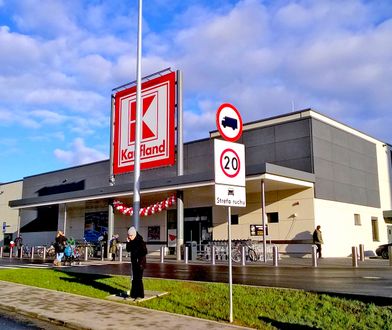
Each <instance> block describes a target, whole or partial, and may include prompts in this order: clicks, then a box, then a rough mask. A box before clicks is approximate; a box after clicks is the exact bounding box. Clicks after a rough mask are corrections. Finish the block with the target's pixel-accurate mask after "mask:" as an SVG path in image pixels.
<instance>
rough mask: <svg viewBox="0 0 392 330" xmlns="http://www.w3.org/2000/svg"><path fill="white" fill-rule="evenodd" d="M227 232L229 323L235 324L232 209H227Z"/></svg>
mask: <svg viewBox="0 0 392 330" xmlns="http://www.w3.org/2000/svg"><path fill="white" fill-rule="evenodd" d="M227 232H228V250H229V251H228V255H229V296H230V316H229V322H230V323H232V322H233V272H232V261H231V207H230V206H229V207H228V208H227Z"/></svg>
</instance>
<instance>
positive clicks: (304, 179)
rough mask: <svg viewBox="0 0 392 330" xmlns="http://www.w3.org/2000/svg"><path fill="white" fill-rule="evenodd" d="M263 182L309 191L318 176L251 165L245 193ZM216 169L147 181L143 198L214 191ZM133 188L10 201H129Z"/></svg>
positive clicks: (23, 205) (25, 204) (18, 205)
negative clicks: (190, 191)
mask: <svg viewBox="0 0 392 330" xmlns="http://www.w3.org/2000/svg"><path fill="white" fill-rule="evenodd" d="M261 180H264V182H265V187H266V191H272V190H286V189H296V188H310V187H313V184H314V182H315V175H314V174H312V173H308V172H303V171H298V170H294V169H290V168H287V167H283V166H278V165H273V164H269V163H265V164H262V165H259V166H248V167H247V168H246V190H247V192H249V193H251V192H259V191H260V189H261V188H260V181H261ZM214 184H215V182H214V172H213V170H211V171H209V172H204V173H196V174H189V175H183V176H175V177H169V178H162V179H159V180H145V181H142V182H141V194H142V196H146V197H147V196H148V195H154V196H155V198H157V195H160V194H161V195H162V196H163V195H164V194H167V195H168V194H172V193H174V192H176V191H177V190H183V191H185V192H186V191H189V190H194V189H198V188H202V187H205V188H207V189H208V190H211V194H213V188H214ZM132 189H133V185H132V184H131V183H129V184H122V185H114V186H105V187H100V188H94V189H86V190H78V191H72V192H66V193H59V194H53V195H46V196H40V197H32V198H23V199H19V200H13V201H10V202H9V206H10V207H11V208H14V209H28V208H30V209H31V208H33V209H34V208H36V207H40V206H46V205H55V204H68V203H75V202H83V201H90V200H97V199H108V200H109V199H113V198H121V197H123V198H130V197H131V196H132V195H133V191H132Z"/></svg>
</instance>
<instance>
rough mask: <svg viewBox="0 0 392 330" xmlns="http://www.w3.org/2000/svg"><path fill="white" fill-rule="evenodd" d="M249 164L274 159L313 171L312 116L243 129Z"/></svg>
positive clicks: (298, 168) (275, 161)
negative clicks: (310, 118) (310, 117)
mask: <svg viewBox="0 0 392 330" xmlns="http://www.w3.org/2000/svg"><path fill="white" fill-rule="evenodd" d="M239 142H240V143H243V144H245V147H246V149H245V159H246V165H247V166H250V165H258V164H263V163H266V162H267V163H271V164H275V165H280V166H285V167H289V168H293V169H296V170H301V171H305V172H310V173H312V172H313V168H312V161H311V156H312V155H311V135H310V120H309V118H306V119H301V120H295V121H292V122H288V123H280V124H276V125H273V126H267V127H259V128H254V129H251V130H246V131H244V132H243V135H242V138H241V139H240V140H239Z"/></svg>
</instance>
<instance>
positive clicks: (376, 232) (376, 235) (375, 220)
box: [372, 217, 380, 242]
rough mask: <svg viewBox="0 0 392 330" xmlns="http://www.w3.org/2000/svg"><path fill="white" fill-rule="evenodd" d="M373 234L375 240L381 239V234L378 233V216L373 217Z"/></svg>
mask: <svg viewBox="0 0 392 330" xmlns="http://www.w3.org/2000/svg"><path fill="white" fill-rule="evenodd" d="M372 236H373V241H374V242H378V241H380V236H379V234H378V219H377V218H376V217H372Z"/></svg>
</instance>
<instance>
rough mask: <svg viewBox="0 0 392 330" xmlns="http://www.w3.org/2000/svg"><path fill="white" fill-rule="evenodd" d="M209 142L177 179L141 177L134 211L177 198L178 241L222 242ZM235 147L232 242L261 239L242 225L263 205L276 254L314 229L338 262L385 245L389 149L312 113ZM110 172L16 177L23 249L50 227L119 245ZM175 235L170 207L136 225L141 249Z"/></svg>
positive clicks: (307, 247)
mask: <svg viewBox="0 0 392 330" xmlns="http://www.w3.org/2000/svg"><path fill="white" fill-rule="evenodd" d="M214 138H219V134H218V132H217V131H214V132H211V133H210V137H209V138H207V139H203V140H198V141H192V142H189V143H186V144H184V175H182V176H178V175H177V171H176V166H171V167H161V168H155V169H149V170H144V171H142V172H141V203H142V205H141V206H142V207H145V206H149V205H156V204H157V203H158V202H160V201H164V200H165V199H166V198H168V197H169V196H172V195H174V194H177V196H182V200H183V203H184V217H183V221H184V223H183V225H184V237H183V239H184V241H196V242H198V243H206V242H209V241H211V240H225V239H227V219H226V218H227V211H226V208H225V207H221V206H215V201H214V151H213V139H214ZM237 142H239V143H243V144H244V145H245V159H246V201H247V205H246V207H245V208H232V218H231V221H232V237H233V239H256V240H257V239H258V240H260V239H261V238H262V237H261V236H253V235H255V233H254V231H252V228H253V229H254V226H255V225H261V224H262V217H263V208H262V205H263V204H265V212H266V218H267V223H268V241H271V242H273V243H276V244H278V246H279V251H280V252H281V253H288V254H296V255H305V254H308V253H310V251H311V239H312V232H313V230H314V228H315V226H317V225H321V229H322V232H323V236H324V242H325V244H324V247H323V251H324V256H325V257H343V256H348V255H349V254H350V253H351V247H352V246H358V245H359V244H364V246H365V250H366V251H369V254H370V253H372V251H374V250H375V248H376V247H377V246H378V245H379V244H380V243H386V242H388V241H392V237H391V232H392V221H391V217H390V214H391V213H392V212H391V210H392V205H391V204H392V192H391V187H392V182H391V180H392V178H391V177H392V175H391V146H390V145H389V144H386V143H385V142H382V141H379V140H377V139H375V138H373V137H371V136H368V135H366V134H364V133H361V132H359V131H357V130H355V129H353V128H350V127H348V126H347V125H344V124H342V123H339V122H337V121H335V120H333V119H331V118H328V117H326V116H324V115H322V114H320V113H318V112H316V111H314V110H312V109H305V110H302V111H297V112H292V113H289V114H284V115H281V116H277V117H273V118H268V119H264V120H260V121H256V122H252V123H247V124H245V125H244V127H243V134H242V137H241V138H240V140H239V141H237ZM110 173H111V171H110V161H109V160H106V161H101V162H96V163H92V164H87V165H82V166H77V167H72V168H67V169H63V170H59V171H54V172H50V173H43V174H39V175H34V176H30V177H25V178H24V179H23V189H22V193H21V195H20V197H17V196H12V197H11V196H10V198H8V200H9V201H10V202H9V206H10V209H11V210H13V212H15V210H18V211H19V216H20V231H21V233H22V234H23V238H24V242H25V243H27V244H30V245H34V244H45V243H50V242H52V241H53V239H54V236H55V232H56V230H57V229H63V230H65V232H66V235H67V236H72V237H73V238H76V239H82V238H83V237H86V236H88V237H89V238H91V239H96V236H97V235H99V234H102V231H103V230H108V232H109V233H118V234H119V235H120V239H121V240H125V237H126V231H127V228H128V227H129V226H130V225H131V224H132V220H131V218H130V217H129V216H126V215H124V214H122V213H121V212H118V211H117V210H115V209H114V208H113V201H114V200H116V201H120V202H122V203H123V204H125V205H129V206H131V205H132V190H133V175H132V173H127V174H121V175H117V176H116V177H115V183H114V184H113V183H112V182H110V180H109V179H110ZM0 197H1V196H0ZM1 207H2V208H4V206H3V205H2V206H1ZM176 228H177V213H176V206H175V205H174V206H172V207H169V208H168V209H164V210H162V211H160V212H159V211H158V212H156V213H154V214H152V215H149V216H145V217H141V219H140V232H141V234H142V236H143V237H144V238H145V239H146V240H147V243H148V248H149V251H154V250H158V249H159V247H160V246H161V245H166V246H169V247H171V246H175V245H173V244H172V242H171V237H175V236H176ZM94 235H95V236H94ZM256 235H257V234H256Z"/></svg>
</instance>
